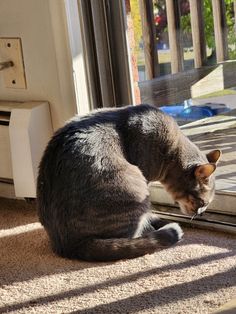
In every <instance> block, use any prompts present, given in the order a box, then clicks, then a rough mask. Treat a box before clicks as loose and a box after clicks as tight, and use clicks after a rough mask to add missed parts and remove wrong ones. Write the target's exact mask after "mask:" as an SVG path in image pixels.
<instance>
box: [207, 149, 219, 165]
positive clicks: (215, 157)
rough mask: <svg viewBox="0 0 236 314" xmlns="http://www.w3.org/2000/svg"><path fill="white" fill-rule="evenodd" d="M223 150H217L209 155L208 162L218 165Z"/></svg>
mask: <svg viewBox="0 0 236 314" xmlns="http://www.w3.org/2000/svg"><path fill="white" fill-rule="evenodd" d="M221 154H222V153H221V150H219V149H216V150H212V151H211V152H210V153H208V154H207V155H206V156H207V160H208V161H209V162H211V163H213V164H217V163H218V161H219V159H220V156H221Z"/></svg>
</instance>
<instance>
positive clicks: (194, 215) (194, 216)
mask: <svg viewBox="0 0 236 314" xmlns="http://www.w3.org/2000/svg"><path fill="white" fill-rule="evenodd" d="M196 217H197V214H193V216H192V218H191V220H190V222H192V220H193V219H194V218H196Z"/></svg>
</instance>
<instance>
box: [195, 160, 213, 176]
mask: <svg viewBox="0 0 236 314" xmlns="http://www.w3.org/2000/svg"><path fill="white" fill-rule="evenodd" d="M215 170H216V165H215V164H205V165H200V166H197V167H196V169H195V171H194V174H195V177H196V178H197V179H199V180H201V179H203V180H205V179H207V178H209V177H210V175H212V173H213V172H214V171H215Z"/></svg>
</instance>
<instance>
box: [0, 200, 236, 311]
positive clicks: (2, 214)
mask: <svg viewBox="0 0 236 314" xmlns="http://www.w3.org/2000/svg"><path fill="white" fill-rule="evenodd" d="M34 207H35V206H34V205H27V204H26V203H25V202H23V201H12V200H4V199H0V254H1V257H0V313H6V312H8V313H44V314H45V313H161V314H164V313H171V314H178V313H179V314H183V313H203V314H206V313H212V312H213V311H215V310H216V309H217V308H218V307H219V306H221V305H222V304H224V303H226V302H228V301H229V300H231V299H232V298H233V297H235V296H236V258H235V255H236V236H234V235H230V234H224V233H216V232H212V231H206V230H199V229H190V228H189V229H185V235H184V239H183V241H182V242H180V243H179V244H178V245H176V246H174V247H171V248H169V249H166V250H163V251H161V252H158V253H155V254H152V255H146V256H144V257H141V258H137V259H133V260H123V261H119V262H115V263H114V262H113V263H87V262H82V261H70V260H67V259H63V258H60V257H57V256H55V255H54V254H53V253H52V251H51V248H50V245H49V242H48V238H47V235H46V233H45V231H44V229H43V228H42V227H41V225H40V224H39V223H38V219H37V215H36V211H35V208H34Z"/></svg>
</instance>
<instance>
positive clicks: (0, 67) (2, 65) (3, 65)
mask: <svg viewBox="0 0 236 314" xmlns="http://www.w3.org/2000/svg"><path fill="white" fill-rule="evenodd" d="M13 66H14V63H13V62H12V61H5V62H0V71H2V70H4V69H7V68H10V67H13Z"/></svg>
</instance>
